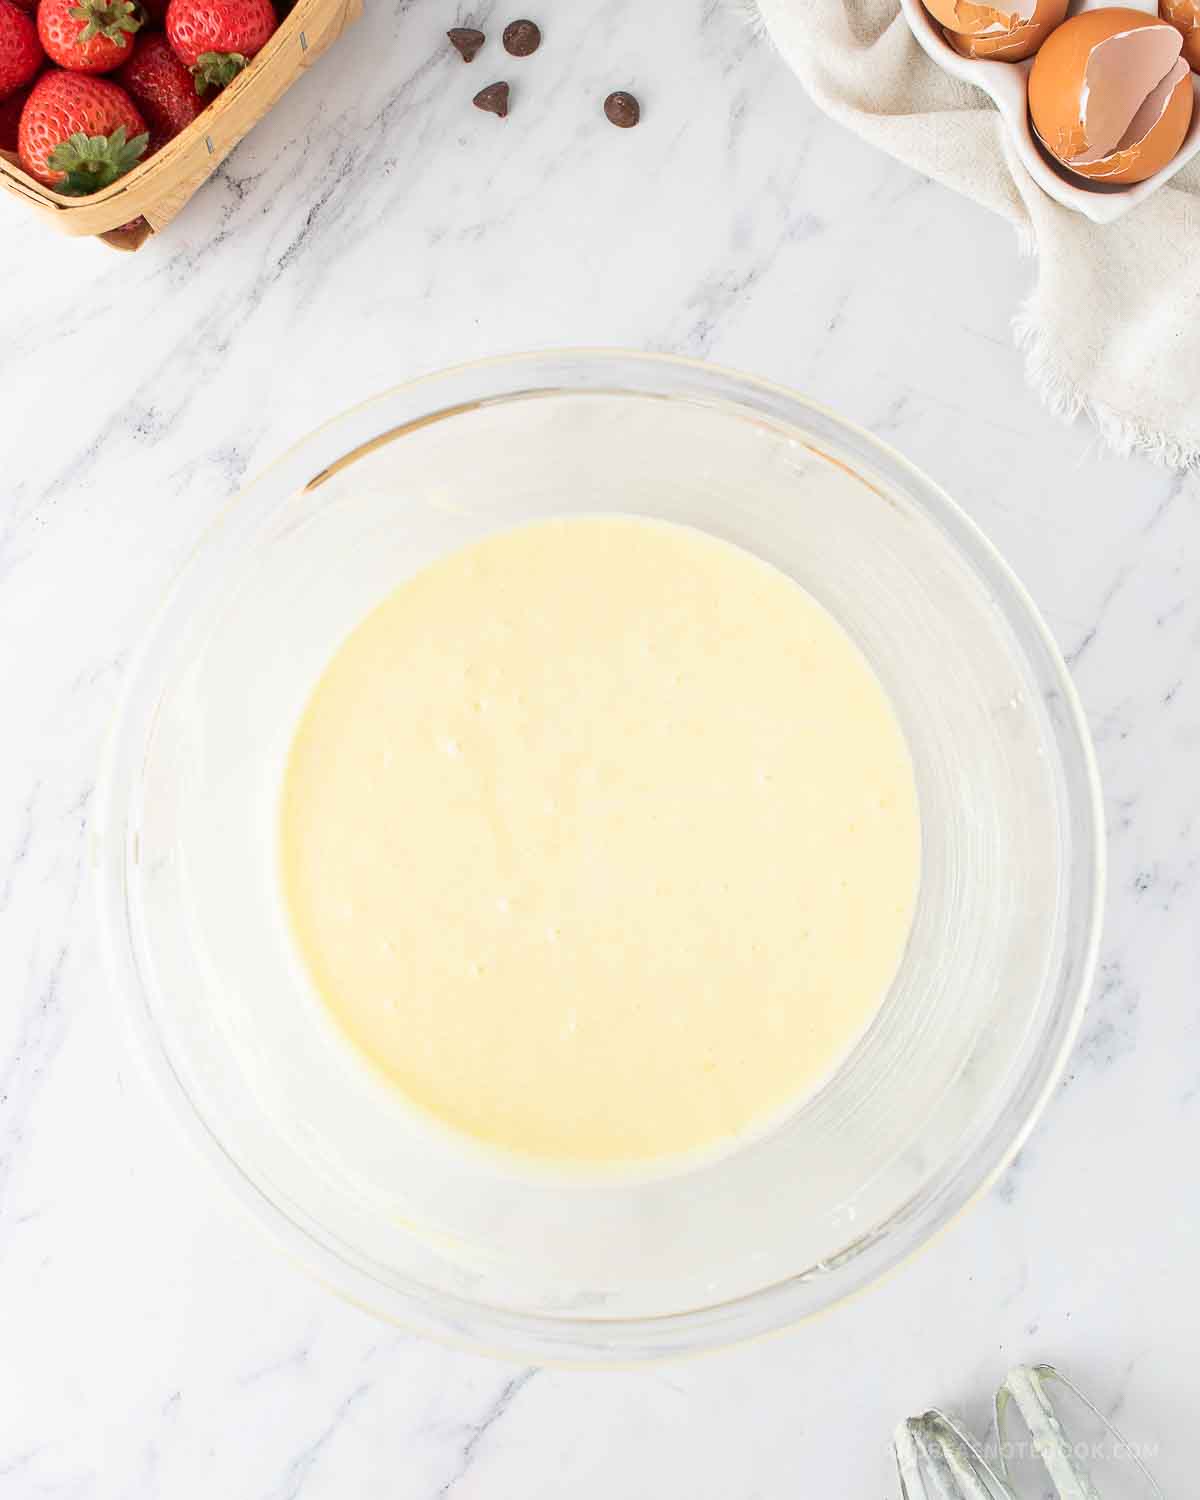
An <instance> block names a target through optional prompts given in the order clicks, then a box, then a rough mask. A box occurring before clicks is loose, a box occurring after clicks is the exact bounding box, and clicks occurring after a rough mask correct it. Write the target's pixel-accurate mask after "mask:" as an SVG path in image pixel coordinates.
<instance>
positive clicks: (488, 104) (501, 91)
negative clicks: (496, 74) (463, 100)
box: [471, 83, 508, 120]
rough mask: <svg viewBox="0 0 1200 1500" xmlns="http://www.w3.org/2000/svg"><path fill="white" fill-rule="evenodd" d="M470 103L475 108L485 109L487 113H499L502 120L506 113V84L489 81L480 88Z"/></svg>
mask: <svg viewBox="0 0 1200 1500" xmlns="http://www.w3.org/2000/svg"><path fill="white" fill-rule="evenodd" d="M471 103H472V104H473V105H474V106H475V108H476V109H486V110H487V111H488V113H489V114H493V115H499V116H500V118H501V119H502V120H503V118H504V117H505V115H506V114H507V113H508V84H507V83H489V84H488V86H487V88H485V89H480V90H479V92H478V93H477V94H476V95H475V97H474V99H472V100H471Z"/></svg>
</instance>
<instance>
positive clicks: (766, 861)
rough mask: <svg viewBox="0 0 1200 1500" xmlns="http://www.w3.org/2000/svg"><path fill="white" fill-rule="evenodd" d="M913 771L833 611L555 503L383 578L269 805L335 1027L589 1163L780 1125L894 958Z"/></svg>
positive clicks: (878, 995)
mask: <svg viewBox="0 0 1200 1500" xmlns="http://www.w3.org/2000/svg"><path fill="white" fill-rule="evenodd" d="M919 863H920V833H919V820H918V811H917V799H916V791H915V787H914V784H913V773H912V767H911V763H910V760H909V756H908V751H907V748H906V745H905V742H904V739H903V737H902V735H901V733H900V730H899V728H898V726H897V724H896V721H895V718H894V717H893V714H892V712H891V709H890V707H889V704H888V702H887V700H886V698H885V696H884V693H883V691H882V689H881V688H880V686H879V684H878V682H877V681H876V679H875V677H874V676H873V674H872V673H871V671H870V669H869V668H868V666H867V665H866V662H865V661H864V659H863V658H862V656H861V655H860V654H859V652H858V651H857V649H856V648H855V647H854V646H853V645H852V644H851V642H850V641H849V639H848V638H847V637H846V635H845V634H844V633H843V632H842V630H841V629H840V628H839V626H838V625H836V624H835V623H834V621H833V620H832V619H831V617H830V616H829V615H828V614H826V613H825V611H824V610H823V609H822V608H821V607H820V606H819V605H817V604H816V603H815V601H814V600H813V599H811V598H810V597H809V596H808V595H807V594H805V593H804V592H803V591H802V590H801V589H799V588H798V587H797V586H796V585H795V584H794V583H792V582H791V581H790V580H789V579H787V578H786V577H784V576H783V575H782V574H780V573H778V572H776V571H775V570H774V569H772V568H769V567H768V566H766V565H765V564H763V563H761V562H759V561H758V560H757V559H755V558H753V557H751V556H749V555H748V554H747V553H744V552H742V551H740V550H738V549H736V548H734V547H732V546H729V545H727V544H726V543H723V542H719V541H716V540H714V539H712V538H710V537H707V536H705V535H703V534H701V533H700V532H696V531H692V530H688V529H686V528H683V527H674V526H667V525H664V524H660V523H657V522H650V521H640V520H636V519H633V518H629V519H603V518H596V519H583V520H579V519H574V520H560V521H548V522H541V523H538V524H535V525H531V526H527V527H523V528H521V529H519V530H515V531H510V532H506V533H504V534H503V535H500V536H496V537H493V538H491V539H490V540H488V541H486V542H483V543H481V544H479V545H477V546H474V547H471V548H469V549H467V550H465V551H462V552H459V553H456V554H455V555H453V556H451V557H448V558H446V559H444V560H443V561H441V562H439V563H437V564H435V565H434V566H432V567H430V568H428V569H426V570H425V571H424V572H422V573H420V574H419V575H418V576H417V577H415V578H414V579H412V580H411V581H410V582H409V583H406V584H405V585H404V586H403V587H401V588H399V589H398V590H397V591H396V592H395V593H394V594H393V595H392V596H391V597H390V598H389V599H387V600H386V601H385V602H384V603H383V604H382V605H381V606H380V607H379V608H377V609H376V610H375V611H374V612H373V613H372V614H370V615H368V616H367V618H366V619H365V620H364V621H363V622H362V624H361V625H360V626H359V627H358V628H357V629H356V630H355V631H354V632H353V634H352V635H351V636H350V637H349V639H348V640H347V641H346V642H345V644H344V645H343V646H342V647H341V649H340V650H339V651H338V652H337V654H336V655H335V656H334V657H333V659H332V661H331V662H330V664H329V666H328V668H327V669H326V671H325V673H324V675H323V676H322V678H321V680H320V682H319V683H318V685H317V688H316V691H315V692H314V694H313V697H312V699H311V701H310V702H309V704H308V706H307V708H306V710H305V713H304V716H303V719H302V721H301V723H300V726H299V729H298V731H297V734H296V739H295V744H294V746H293V749H292V753H291V758H290V760H289V763H288V767H287V772H286V776H285V781H284V787H283V800H282V879H283V886H284V893H285V898H286V902H287V906H288V910H289V913H290V917H291V922H292V927H293V932H294V935H295V939H296V942H297V944H298V946H299V949H300V952H301V953H302V955H303V957H304V960H305V962H306V964H307V966H308V968H309V971H310V972H311V975H312V977H313V979H314V981H315V984H316V987H317V989H318V991H319V992H320V994H321V995H322V997H323V998H324V1001H325V1003H326V1004H327V1006H328V1007H329V1009H330V1011H331V1012H332V1014H333V1016H334V1018H335V1019H336V1021H337V1023H338V1024H339V1025H340V1027H341V1028H342V1029H343V1030H344V1031H345V1032H346V1033H347V1034H348V1036H349V1037H350V1038H351V1039H352V1040H353V1042H354V1043H356V1044H357V1046H358V1047H359V1048H360V1049H361V1050H362V1052H363V1053H365V1054H366V1055H367V1057H369V1058H370V1059H371V1060H372V1061H373V1062H374V1063H375V1064H376V1065H377V1066H378V1068H379V1069H381V1070H382V1072H383V1073H384V1074H385V1075H386V1076H387V1077H388V1078H389V1079H391V1080H392V1081H394V1083H395V1084H396V1086H397V1087H398V1088H400V1089H401V1090H403V1092H404V1094H405V1095H406V1096H408V1098H409V1099H410V1100H411V1101H413V1102H415V1103H416V1104H417V1105H419V1106H421V1107H423V1108H424V1109H425V1110H427V1111H429V1112H430V1113H432V1114H433V1115H435V1116H437V1117H438V1118H439V1119H441V1120H442V1121H444V1122H446V1123H448V1124H449V1125H451V1126H453V1127H456V1128H457V1129H459V1130H460V1131H465V1132H467V1133H468V1134H470V1135H471V1136H474V1137H476V1138H478V1139H481V1140H483V1141H485V1142H487V1143H489V1144H491V1145H493V1146H499V1147H502V1148H506V1149H508V1150H511V1151H515V1152H518V1153H522V1154H524V1155H527V1156H535V1157H541V1158H554V1159H556V1160H559V1161H566V1162H575V1163H580V1164H583V1163H589V1164H598V1163H605V1162H632V1161H637V1160H642V1159H646V1158H651V1157H660V1156H666V1155H670V1154H674V1153H680V1152H688V1151H692V1150H695V1149H697V1148H701V1147H705V1146H712V1145H715V1144H717V1143H719V1142H723V1141H726V1140H728V1139H729V1138H730V1137H733V1136H735V1135H737V1134H738V1133H739V1132H742V1131H745V1130H747V1129H748V1128H751V1127H754V1126H755V1125H756V1124H757V1123H761V1122H763V1121H765V1120H768V1119H769V1118H770V1117H771V1116H772V1115H773V1114H775V1113H776V1112H778V1111H780V1110H782V1109H784V1108H785V1107H786V1106H787V1105H788V1103H789V1102H790V1101H793V1100H796V1099H798V1098H800V1097H802V1096H804V1095H805V1094H807V1093H808V1092H810V1091H811V1090H812V1089H813V1088H814V1086H816V1085H817V1084H819V1083H820V1081H821V1080H822V1079H823V1078H824V1077H825V1076H826V1075H827V1074H828V1073H829V1072H830V1070H831V1069H832V1068H834V1067H835V1066H836V1065H837V1063H838V1062H839V1061H840V1059H841V1058H842V1057H843V1056H844V1055H845V1053H846V1052H847V1050H848V1049H849V1047H850V1046H851V1045H852V1044H853V1043H854V1041H855V1040H856V1039H857V1038H858V1036H859V1035H860V1034H861V1033H862V1031H863V1030H864V1028H865V1027H866V1026H867V1024H868V1023H869V1022H870V1020H871V1018H872V1016H873V1015H874V1013H875V1011H876V1010H877V1008H878V1006H879V1004H880V1002H881V1000H882V998H883V995H884V993H885V991H886V989H887V986H888V983H889V981H890V980H891V978H892V975H893V974H894V972H895V969H896V966H897V964H898V961H899V959H900V955H901V952H902V950H903V947H904V944H905V941H906V938H907V935H908V930H909V924H910V920H911V916H912V910H913V905H914V900H915V893H916V887H917V882H918V871H919Z"/></svg>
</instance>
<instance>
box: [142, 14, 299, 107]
mask: <svg viewBox="0 0 1200 1500" xmlns="http://www.w3.org/2000/svg"><path fill="white" fill-rule="evenodd" d="M278 24H279V22H278V21H277V20H276V18H275V10H274V7H273V6H272V4H271V0H170V3H169V4H168V6H167V40H168V41H169V42H170V43H171V46H172V47H173V48H174V50H175V55H176V56H177V57H178V58H179V60H180V61H181V62H183V63H186V65H187V66H188V67H189V68H191V70H192V73H193V75H194V76H195V79H196V88H197V90H198V91H199V92H200V93H203V92H204V90H205V89H206V88H208V87H209V86H210V85H214V86H215V87H217V88H224V87H225V85H226V84H227V83H228V82H229V81H230V79H231V78H234V77H236V75H237V74H238V73H240V72H241V70H242V69H243V68H244V67H245V66H246V64H247V62H249V60H250V59H251V58H252V57H253V56H254V54H255V53H256V52H258V51H260V50H261V49H262V48H263V47H264V46H265V45H266V43H267V41H268V39H269V38H270V36H271V33H272V32H273V31H274V30H275V28H276V26H278Z"/></svg>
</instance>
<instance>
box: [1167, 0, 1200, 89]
mask: <svg viewBox="0 0 1200 1500" xmlns="http://www.w3.org/2000/svg"><path fill="white" fill-rule="evenodd" d="M1158 13H1159V15H1160V16H1161V17H1162V18H1163V20H1164V21H1168V22H1170V24H1171V25H1172V26H1174V28H1175V30H1176V31H1177V32H1179V34H1180V36H1182V37H1183V56H1184V59H1185V61H1186V62H1187V64H1188V66H1189V67H1190V68H1192V69H1193V70H1194V71H1195V72H1197V73H1200V0H1159V4H1158Z"/></svg>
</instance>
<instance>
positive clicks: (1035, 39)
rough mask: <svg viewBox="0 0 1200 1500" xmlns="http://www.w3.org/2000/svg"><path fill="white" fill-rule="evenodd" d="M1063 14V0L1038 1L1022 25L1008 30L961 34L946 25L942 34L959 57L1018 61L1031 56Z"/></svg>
mask: <svg viewBox="0 0 1200 1500" xmlns="http://www.w3.org/2000/svg"><path fill="white" fill-rule="evenodd" d="M1066 14H1067V0H1038V3H1037V9H1036V10H1035V11H1034V13H1033V15H1032V17H1031V18H1030V19H1029V20H1028V21H1026V22H1025V24H1024V25H1022V26H1017V27H1016V28H1015V29H1014V30H1012V31H995V32H985V33H984V34H982V35H975V36H961V35H960V34H959V33H958V32H956V31H951V30H950V29H949V28H948V27H945V26H943V27H942V35H943V36H944V37H945V38H946V40H947V41H948V42H949V43H950V45H951V46H952V47H953V48H954V50H955V52H957V53H958V54H959V56H960V57H977V58H991V59H992V60H993V61H995V62H1020V61H1021V59H1022V58H1024V57H1032V56H1033V54H1034V53H1035V52H1036V51H1037V50H1038V48H1039V47H1040V46H1041V45H1042V43H1043V42H1044V41H1045V40H1046V38H1047V37H1048V36H1049V35H1050V33H1051V32H1052V31H1053V30H1054V28H1055V27H1056V26H1058V25H1060V24H1061V22H1062V20H1063V18H1064V17H1065V15H1066Z"/></svg>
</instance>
